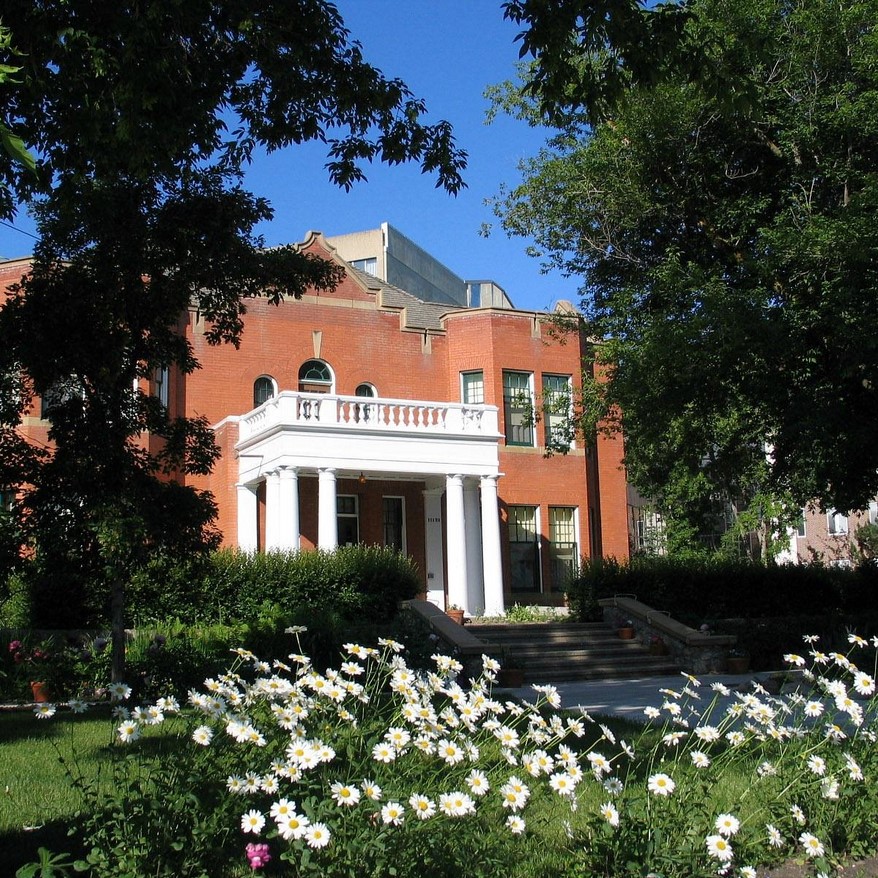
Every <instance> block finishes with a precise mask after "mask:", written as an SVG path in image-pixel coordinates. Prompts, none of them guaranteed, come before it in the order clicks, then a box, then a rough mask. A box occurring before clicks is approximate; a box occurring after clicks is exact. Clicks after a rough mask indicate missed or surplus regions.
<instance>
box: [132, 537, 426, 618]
mask: <svg viewBox="0 0 878 878" xmlns="http://www.w3.org/2000/svg"><path fill="white" fill-rule="evenodd" d="M422 590H423V586H422V585H421V581H420V577H419V576H418V571H417V568H416V567H415V565H414V562H413V561H412V560H411V559H410V558H407V557H405V556H404V555H400V554H399V553H398V552H396V551H394V550H393V549H389V548H385V547H382V546H344V547H341V548H339V549H337V550H336V551H335V552H323V551H314V552H266V553H264V554H251V553H247V552H240V551H237V550H232V549H226V550H221V551H219V552H215V553H213V554H211V555H209V556H207V557H205V558H203V559H193V560H192V561H190V562H188V563H186V564H183V565H180V564H174V563H172V562H170V561H168V560H167V559H163V558H156V559H155V560H154V561H153V562H151V563H150V564H149V565H148V566H147V567H146V568H145V569H144V570H142V571H140V572H139V573H138V574H137V575H136V576H135V577H134V578H133V579H132V581H131V584H130V586H129V588H128V593H127V607H128V616H129V619H130V622H131V624H134V625H141V624H143V623H145V622H149V621H152V620H155V619H163V618H172V617H173V618H178V619H180V620H182V621H184V622H188V623H194V622H200V623H214V622H235V621H253V620H255V619H258V618H259V617H260V614H264V613H265V611H266V607H280V608H281V610H282V611H284V612H285V613H292V612H294V611H297V610H302V609H305V610H308V611H312V612H317V611H331V612H332V613H337V614H339V615H340V616H341V617H342V618H344V619H362V620H368V621H382V620H386V619H390V618H392V616H393V615H394V614H395V612H396V608H397V606H398V605H399V602H400V601H402V600H407V599H409V598H413V597H415V596H416V595H417V594H418V593H419V592H421V591H422Z"/></svg>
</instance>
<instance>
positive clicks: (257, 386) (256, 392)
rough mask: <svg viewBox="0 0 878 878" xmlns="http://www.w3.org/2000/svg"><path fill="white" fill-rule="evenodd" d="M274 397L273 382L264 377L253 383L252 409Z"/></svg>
mask: <svg viewBox="0 0 878 878" xmlns="http://www.w3.org/2000/svg"><path fill="white" fill-rule="evenodd" d="M273 396H274V382H273V381H272V380H271V378H269V377H268V376H266V375H263V376H261V377H260V378H257V379H256V380H255V381H254V382H253V408H256V407H257V406H260V405H262V403H264V402H267V401H268V400H269V399H271V398H272V397H273Z"/></svg>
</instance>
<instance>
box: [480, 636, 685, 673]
mask: <svg viewBox="0 0 878 878" xmlns="http://www.w3.org/2000/svg"><path fill="white" fill-rule="evenodd" d="M467 628H468V629H469V631H470V633H472V634H473V635H475V636H476V637H477V638H478V639H479V640H482V641H484V642H485V643H486V644H490V645H491V646H493V647H494V648H495V650H496V648H498V647H499V648H500V649H502V652H503V662H504V664H506V665H507V666H511V665H512V664H515V665H518V666H520V667H522V668H524V672H525V679H526V680H527V681H528V682H551V681H555V680H559V681H560V680H577V679H582V680H592V679H625V678H634V677H645V676H658V675H663V674H674V673H676V672H677V671H678V670H679V668H678V666H677V665H676V664H675V663H674V662H673V661H672V660H670V659H669V658H668V657H667V656H656V655H652V654H651V653H650V652H649V650H648V649H647V648H646V647H645V646H643V644H641V643H639V642H638V641H636V640H621V639H620V638H619V637H618V635H617V634H616V632H615V630H613V629H612V628H610V627H609V626H608V625H605V624H603V623H598V622H595V623H567V622H561V623H533V624H519V625H479V624H475V625H468V626H467Z"/></svg>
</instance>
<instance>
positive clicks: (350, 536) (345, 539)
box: [335, 494, 360, 546]
mask: <svg viewBox="0 0 878 878" xmlns="http://www.w3.org/2000/svg"><path fill="white" fill-rule="evenodd" d="M335 504H336V505H335V508H336V510H337V513H338V514H337V515H336V523H337V527H338V544H339V545H340V546H355V545H356V544H357V543H358V542H359V541H360V521H359V516H358V514H357V496H356V495H355V494H339V495H338V496H337V497H336V498H335Z"/></svg>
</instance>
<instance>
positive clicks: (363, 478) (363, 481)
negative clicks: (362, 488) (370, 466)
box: [357, 472, 366, 485]
mask: <svg viewBox="0 0 878 878" xmlns="http://www.w3.org/2000/svg"><path fill="white" fill-rule="evenodd" d="M357 481H358V482H359V483H360V484H361V485H365V484H366V475H365V473H363V472H361V473H360V478H359V479H357Z"/></svg>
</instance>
